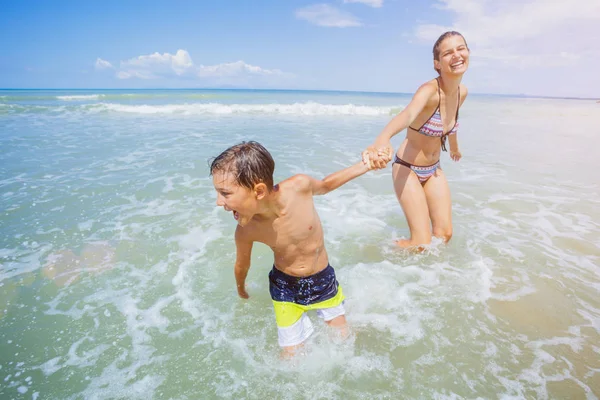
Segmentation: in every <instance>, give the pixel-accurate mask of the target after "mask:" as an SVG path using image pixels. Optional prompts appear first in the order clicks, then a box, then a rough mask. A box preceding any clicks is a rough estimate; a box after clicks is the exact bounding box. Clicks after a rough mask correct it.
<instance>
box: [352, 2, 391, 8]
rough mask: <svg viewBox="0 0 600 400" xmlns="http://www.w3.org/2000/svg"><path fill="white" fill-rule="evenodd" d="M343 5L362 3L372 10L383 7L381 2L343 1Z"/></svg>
mask: <svg viewBox="0 0 600 400" xmlns="http://www.w3.org/2000/svg"><path fill="white" fill-rule="evenodd" d="M344 3H362V4H366V5H368V6H371V7H374V8H380V7H382V6H383V0H344Z"/></svg>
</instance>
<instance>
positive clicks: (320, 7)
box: [296, 4, 362, 28]
mask: <svg viewBox="0 0 600 400" xmlns="http://www.w3.org/2000/svg"><path fill="white" fill-rule="evenodd" d="M296 18H298V19H303V20H306V21H308V22H310V23H311V24H314V25H318V26H326V27H333V28H348V27H355V26H362V22H361V21H360V20H359V19H358V18H357V17H355V16H354V15H352V14H350V13H348V12H346V11H342V10H339V9H337V8H335V7H332V6H330V5H328V4H314V5H312V6H308V7H304V8H299V9H297V10H296Z"/></svg>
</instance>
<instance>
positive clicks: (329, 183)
mask: <svg viewBox="0 0 600 400" xmlns="http://www.w3.org/2000/svg"><path fill="white" fill-rule="evenodd" d="M369 169H370V168H369V164H368V163H364V162H362V161H361V162H358V163H356V164H354V165H352V166H350V167H348V168H344V169H343V170H341V171H337V172H334V173H333V174H331V175H328V176H326V177H325V178H324V179H322V180H319V179H315V178H312V177H310V176H308V175H299V177H302V178H303V179H306V180H307V182H306V183H308V185H309V186H308V187H309V188H310V190H311V192H312V194H313V195H320V194H326V193H329V192H331V191H332V190H335V189H337V188H339V187H340V186H342V185H343V184H345V183H347V182H349V181H351V180H352V179H354V178H356V177H359V176H361V175H362V174H364V173H365V172H367V171H368V170H369Z"/></svg>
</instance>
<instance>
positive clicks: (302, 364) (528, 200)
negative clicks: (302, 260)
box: [0, 90, 600, 399]
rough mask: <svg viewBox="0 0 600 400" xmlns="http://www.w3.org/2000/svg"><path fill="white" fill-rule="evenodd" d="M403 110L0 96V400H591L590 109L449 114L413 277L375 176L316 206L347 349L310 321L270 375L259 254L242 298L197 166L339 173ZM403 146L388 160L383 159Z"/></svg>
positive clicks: (373, 102)
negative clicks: (443, 228) (257, 146)
mask: <svg viewBox="0 0 600 400" xmlns="http://www.w3.org/2000/svg"><path fill="white" fill-rule="evenodd" d="M409 100H410V96H405V95H386V94H364V93H340V92H333V93H330V92H273V91H227V90H224V91H89V92H86V91H71V92H69V91H0V145H1V148H2V153H1V154H0V213H1V215H2V219H1V221H2V223H1V228H0V263H1V265H0V288H1V289H0V382H1V383H2V384H1V385H0V395H1V396H0V397H2V398H5V397H6V398H32V399H46V398H48V399H71V398H72V399H79V398H86V399H105V398H127V399H133V398H149V397H150V398H172V399H196V398H207V399H208V398H234V397H235V398H253V399H254V398H256V399H259V398H260V399H262V398H281V399H302V398H357V399H360V398H364V399H378V398H380V399H387V398H394V399H395V398H440V399H441V398H499V397H500V398H588V399H595V398H598V396H600V361H599V360H600V344H599V343H600V296H599V293H600V267H599V265H600V262H599V260H600V224H599V222H598V221H600V211H599V210H600V200H599V198H600V197H599V195H600V179H598V174H597V170H598V167H600V162H599V161H598V159H597V157H595V156H594V155H595V154H596V153H597V151H596V149H597V148H598V147H599V145H600V135H598V133H599V132H598V129H596V128H594V127H595V126H596V125H597V123H598V121H600V107H599V105H598V104H595V103H594V102H591V101H578V100H548V99H522V98H514V99H513V98H505V97H490V96H470V98H469V99H468V100H467V102H466V103H465V105H464V107H463V109H462V110H461V114H460V115H461V119H460V122H461V126H460V129H459V143H460V146H461V150H462V153H463V159H462V160H461V161H460V162H459V163H454V162H452V161H451V160H449V158H448V156H447V154H444V155H443V156H442V165H443V168H444V171H445V172H446V174H447V176H448V179H449V183H450V189H451V191H452V197H453V222H454V236H453V238H452V241H451V242H450V244H449V245H447V246H445V245H442V244H440V243H438V242H435V241H434V243H433V245H432V246H431V248H430V249H429V250H428V251H427V252H426V253H425V254H420V255H410V254H406V253H403V252H401V251H398V250H397V249H396V248H395V247H394V244H393V239H396V238H399V237H403V236H404V237H405V236H407V235H408V229H407V225H406V221H405V219H404V216H403V214H402V211H401V209H400V207H399V205H398V203H397V201H396V198H395V195H394V193H393V189H392V185H391V173H390V168H389V167H388V168H387V169H386V170H384V171H377V172H371V173H369V174H367V175H364V176H362V177H360V178H358V179H356V180H354V181H352V182H350V183H348V184H347V185H345V186H343V187H342V188H340V189H338V190H337V191H335V192H332V193H330V194H328V195H326V196H322V197H318V198H316V205H317V210H318V212H319V214H320V216H321V219H322V222H323V227H324V230H325V241H326V246H327V248H328V252H329V254H330V261H331V264H332V265H333V266H334V267H335V268H336V272H337V275H338V280H339V281H340V284H341V285H342V286H343V287H344V293H345V295H346V297H347V300H346V311H347V319H348V321H349V323H350V324H351V326H352V330H353V339H352V340H349V341H348V342H345V343H343V344H341V345H340V344H338V343H336V341H335V340H333V339H331V337H330V336H331V335H330V334H329V332H328V331H327V329H326V328H325V326H324V325H323V324H322V323H321V322H320V321H318V318H317V317H316V315H314V314H311V318H312V320H313V322H314V323H315V326H316V328H317V330H316V334H315V335H314V336H313V337H312V338H311V339H310V341H309V344H308V346H307V348H306V354H304V355H303V356H301V357H298V358H297V359H296V360H295V361H294V362H291V363H290V362H284V361H281V360H280V359H279V349H278V347H277V332H276V327H275V320H274V315H273V311H272V306H271V301H270V297H269V292H268V280H267V274H268V271H269V270H270V268H271V265H272V261H273V260H272V254H271V252H270V249H268V248H267V247H266V246H264V245H260V244H258V245H255V247H254V251H253V257H252V268H251V270H250V273H249V276H248V285H249V288H248V291H249V294H250V296H251V298H250V299H249V300H248V301H243V300H241V299H239V298H238V297H237V294H236V290H235V283H234V278H233V271H232V269H233V262H234V259H235V247H234V244H233V237H232V235H233V231H234V229H235V221H234V220H233V218H232V217H231V214H229V213H226V212H224V211H223V210H221V209H219V208H218V207H216V204H215V194H214V190H213V188H212V182H211V179H210V178H209V177H208V171H207V160H208V159H209V158H210V157H211V156H216V155H217V154H218V153H219V152H220V151H221V150H223V149H225V148H226V147H228V146H229V145H232V144H235V143H237V142H239V141H241V140H250V139H253V140H258V141H260V142H261V143H263V144H264V145H265V146H266V147H267V148H268V149H269V150H270V151H271V153H272V154H273V156H274V158H275V161H276V171H275V180H276V181H277V180H281V179H284V178H286V177H288V176H290V175H292V174H295V173H300V172H302V173H309V174H311V175H313V176H315V177H324V176H325V175H327V174H329V173H331V172H334V171H336V170H338V169H341V168H343V167H345V166H347V165H350V164H351V163H354V162H356V161H358V160H359V154H360V151H361V150H362V149H363V148H364V147H366V146H367V145H368V144H370V143H371V142H372V140H373V138H374V137H375V136H376V135H377V133H378V132H379V130H380V129H381V128H382V127H383V126H384V125H385V124H386V123H387V121H388V120H389V119H390V117H391V115H393V113H395V112H397V111H398V110H400V109H402V107H403V106H404V105H406V104H407V103H408V101H409ZM403 136H404V133H401V134H399V135H398V136H397V137H396V138H395V139H394V141H393V143H394V145H395V146H397V145H398V144H399V143H400V141H401V140H402V137H403Z"/></svg>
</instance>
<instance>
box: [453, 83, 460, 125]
mask: <svg viewBox="0 0 600 400" xmlns="http://www.w3.org/2000/svg"><path fill="white" fill-rule="evenodd" d="M459 109H460V83H459V84H458V103H456V117H454V126H456V123H457V122H458V110H459ZM452 129H454V128H452Z"/></svg>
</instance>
